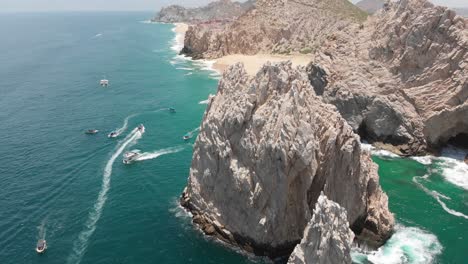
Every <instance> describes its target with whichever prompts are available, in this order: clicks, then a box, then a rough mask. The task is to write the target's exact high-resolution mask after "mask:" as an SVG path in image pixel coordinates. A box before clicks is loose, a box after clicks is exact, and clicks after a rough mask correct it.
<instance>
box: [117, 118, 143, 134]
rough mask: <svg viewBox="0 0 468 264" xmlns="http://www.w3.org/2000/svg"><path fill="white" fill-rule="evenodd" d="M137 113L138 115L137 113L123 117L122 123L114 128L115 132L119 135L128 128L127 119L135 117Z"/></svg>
mask: <svg viewBox="0 0 468 264" xmlns="http://www.w3.org/2000/svg"><path fill="white" fill-rule="evenodd" d="M137 115H138V114H133V115H129V116H127V117H126V118H125V119H124V123H123V125H122V126H121V127H120V128H117V129H116V130H115V132H117V134H119V135H120V134H122V133H123V132H125V130H127V128H128V121H129V120H130V119H131V118H133V117H135V116H137Z"/></svg>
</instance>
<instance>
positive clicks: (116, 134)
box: [107, 131, 120, 138]
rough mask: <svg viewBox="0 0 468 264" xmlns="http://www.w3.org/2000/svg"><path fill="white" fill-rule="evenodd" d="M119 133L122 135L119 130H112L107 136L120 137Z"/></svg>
mask: <svg viewBox="0 0 468 264" xmlns="http://www.w3.org/2000/svg"><path fill="white" fill-rule="evenodd" d="M119 135H120V133H119V132H118V131H112V132H110V133H109V134H108V135H107V137H108V138H116V137H118V136H119Z"/></svg>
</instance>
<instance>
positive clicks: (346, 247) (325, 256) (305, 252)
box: [288, 193, 354, 264]
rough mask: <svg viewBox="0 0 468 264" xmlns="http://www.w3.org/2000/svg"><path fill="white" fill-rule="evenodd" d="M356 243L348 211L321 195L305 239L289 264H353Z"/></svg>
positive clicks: (298, 246) (296, 248)
mask: <svg viewBox="0 0 468 264" xmlns="http://www.w3.org/2000/svg"><path fill="white" fill-rule="evenodd" d="M353 239H354V233H353V232H352V231H351V229H349V224H348V220H347V217H346V210H345V209H344V208H343V207H341V206H340V205H339V204H337V203H335V202H333V201H330V200H328V198H327V197H326V196H325V195H324V194H323V193H322V194H321V195H320V196H319V198H318V200H317V203H316V205H315V209H314V215H313V216H312V219H311V220H310V222H309V223H308V224H307V227H306V228H305V230H304V237H303V238H302V240H301V243H300V244H298V245H297V246H296V247H295V248H294V251H293V253H292V254H291V256H290V257H289V260H288V264H306V263H314V264H325V263H327V264H335V263H343V264H344V263H352V260H351V245H352V242H353Z"/></svg>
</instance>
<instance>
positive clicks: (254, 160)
mask: <svg viewBox="0 0 468 264" xmlns="http://www.w3.org/2000/svg"><path fill="white" fill-rule="evenodd" d="M321 192H323V193H324V194H325V195H326V196H327V197H329V198H330V199H332V200H333V201H335V202H337V203H338V204H339V205H340V206H342V207H343V208H345V209H346V211H347V220H348V222H349V223H351V226H352V230H353V231H354V232H355V233H356V235H357V237H358V238H359V239H360V240H362V241H366V242H367V243H368V244H371V245H374V246H377V245H381V244H382V243H384V241H385V240H386V239H387V238H388V237H389V236H390V234H391V231H392V228H393V224H394V219H393V215H392V214H391V213H390V212H389V210H388V201H387V196H386V195H385V193H383V191H382V190H381V188H380V185H379V178H378V174H377V166H376V165H375V164H374V163H373V162H372V161H371V159H370V156H369V153H367V152H364V151H361V146H360V142H359V137H358V136H357V135H356V134H354V133H353V131H352V128H351V127H350V126H349V125H348V124H347V123H346V122H345V121H344V120H343V119H342V118H341V117H340V115H339V114H337V112H336V109H335V108H334V107H333V106H331V105H329V104H325V103H323V102H322V101H321V99H320V98H319V97H317V96H315V95H314V91H313V89H312V87H311V85H310V83H309V81H308V78H307V74H306V73H305V70H304V69H303V68H301V69H293V68H292V66H291V63H280V64H277V65H271V64H266V65H264V66H263V68H262V69H261V70H260V71H259V72H258V73H257V75H256V76H255V77H253V78H250V77H249V76H248V75H247V73H246V72H245V70H244V67H243V65H242V64H236V65H234V66H232V67H230V68H229V69H228V70H227V71H226V72H225V73H224V75H223V78H222V79H221V81H220V84H219V88H218V93H217V95H216V96H215V97H214V98H213V99H212V100H211V102H210V104H209V105H208V108H207V110H206V112H205V115H204V118H203V122H202V125H201V130H200V134H199V135H198V137H197V140H196V143H195V146H194V153H193V160H192V166H191V169H190V176H189V180H188V186H187V188H186V189H185V190H184V193H183V195H182V198H181V204H182V205H183V206H184V207H186V208H188V209H189V210H190V211H191V212H192V213H193V215H194V218H193V221H194V223H195V224H197V225H198V226H200V227H201V228H202V229H203V230H204V231H205V233H207V234H210V235H215V236H216V237H217V238H219V239H221V240H223V241H226V242H228V243H231V244H234V245H237V246H240V247H242V248H244V249H245V250H248V251H250V252H254V253H255V254H258V255H267V256H270V257H272V258H275V257H279V256H288V255H289V254H290V253H291V251H292V250H293V248H294V246H295V245H296V244H297V243H298V242H299V241H300V240H301V239H302V236H303V233H304V229H305V227H306V225H307V223H308V222H309V220H310V219H311V217H312V209H313V208H314V207H315V205H316V202H317V200H318V197H319V195H320V193H321ZM209 226H213V228H214V233H213V232H211V231H213V229H212V228H210V229H209V230H208V231H210V232H208V231H207V228H208V227H209Z"/></svg>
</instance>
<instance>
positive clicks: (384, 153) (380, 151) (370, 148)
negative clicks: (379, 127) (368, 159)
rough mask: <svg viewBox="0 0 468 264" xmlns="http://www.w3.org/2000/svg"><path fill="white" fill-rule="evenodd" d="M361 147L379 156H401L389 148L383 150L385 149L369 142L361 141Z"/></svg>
mask: <svg viewBox="0 0 468 264" xmlns="http://www.w3.org/2000/svg"><path fill="white" fill-rule="evenodd" d="M361 149H363V150H367V151H369V152H370V153H371V154H372V155H374V156H378V157H386V158H399V157H400V156H398V155H397V154H395V153H392V152H390V151H388V150H383V149H378V148H376V147H374V146H372V145H371V144H369V143H364V142H363V143H361Z"/></svg>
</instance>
